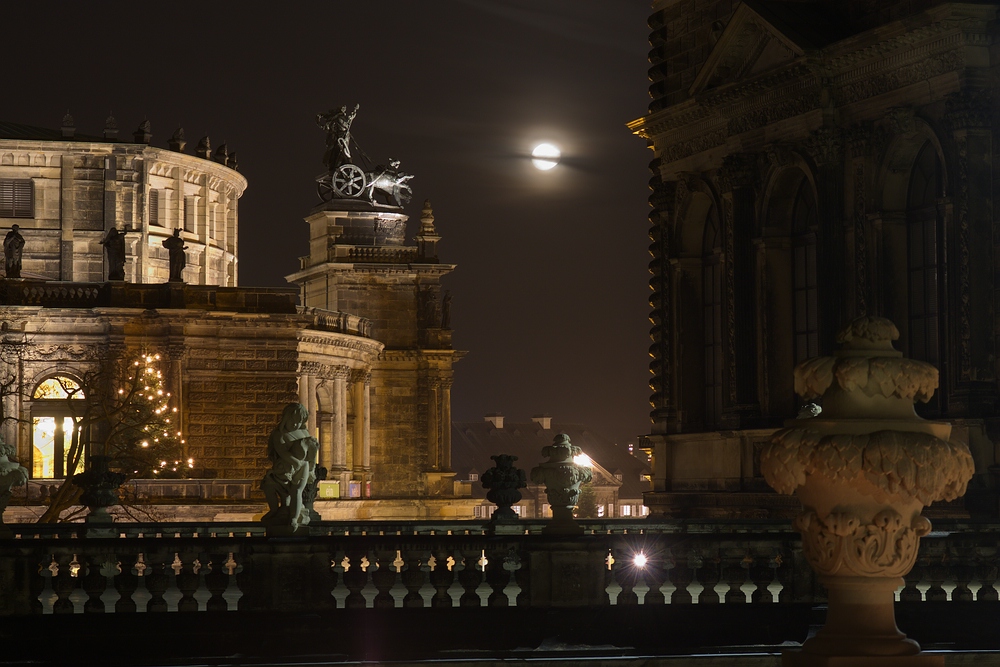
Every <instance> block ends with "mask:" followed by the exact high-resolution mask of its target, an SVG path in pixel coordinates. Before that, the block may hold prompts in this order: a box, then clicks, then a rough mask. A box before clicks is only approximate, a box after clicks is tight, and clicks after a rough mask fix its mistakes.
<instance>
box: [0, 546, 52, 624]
mask: <svg viewBox="0 0 1000 667" xmlns="http://www.w3.org/2000/svg"><path fill="white" fill-rule="evenodd" d="M29 558H30V556H29ZM51 562H52V561H51V560H49V561H48V562H46V563H38V564H37V566H36V567H34V568H29V570H28V596H29V597H28V608H29V609H30V613H32V614H41V613H44V611H45V607H44V605H43V604H42V601H41V600H40V599H39V598H40V597H41V595H42V591H44V590H45V580H46V579H47V578H48V577H46V575H45V573H46V572H49V570H47V569H46V568H47V567H48V565H49V563H51ZM51 574H52V573H51V572H49V575H51ZM0 604H4V601H3V600H0Z"/></svg>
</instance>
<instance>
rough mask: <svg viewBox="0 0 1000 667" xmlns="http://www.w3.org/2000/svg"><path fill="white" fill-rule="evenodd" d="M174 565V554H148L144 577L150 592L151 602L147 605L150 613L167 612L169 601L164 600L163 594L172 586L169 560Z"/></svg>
mask: <svg viewBox="0 0 1000 667" xmlns="http://www.w3.org/2000/svg"><path fill="white" fill-rule="evenodd" d="M168 557H169V558H170V562H171V564H172V563H173V554H172V553H170V554H169V555H168V554H166V553H163V552H158V553H147V554H146V567H147V568H148V569H147V570H146V572H145V576H143V580H144V582H145V584H146V590H147V591H149V602H147V603H146V611H148V612H165V611H167V601H166V600H164V599H163V594H164V593H166V592H167V588H168V587H169V586H170V575H169V574H167V561H166V559H167V558H168Z"/></svg>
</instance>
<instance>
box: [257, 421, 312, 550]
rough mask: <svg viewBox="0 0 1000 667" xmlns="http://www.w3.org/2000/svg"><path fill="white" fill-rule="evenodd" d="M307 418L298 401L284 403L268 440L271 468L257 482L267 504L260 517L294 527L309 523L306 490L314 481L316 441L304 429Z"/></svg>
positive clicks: (265, 520) (270, 521)
mask: <svg viewBox="0 0 1000 667" xmlns="http://www.w3.org/2000/svg"><path fill="white" fill-rule="evenodd" d="M308 418H309V412H308V411H307V410H306V408H305V406H303V405H302V404H301V403H289V404H288V405H286V406H285V409H284V411H283V412H282V413H281V421H279V422H278V425H277V426H276V427H275V428H274V430H273V431H271V437H270V439H269V440H268V443H267V457H268V458H269V459H270V460H271V469H270V470H268V471H267V473H265V474H264V479H262V480H261V482H260V488H261V490H262V491H263V492H264V497H265V498H267V504H268V507H269V508H270V510H269V511H268V512H267V514H265V515H264V516H263V517H262V518H261V521H262V522H264V523H267V524H271V525H276V526H290V527H291V528H292V530H293V531H294V530H297V529H298V528H300V527H302V526H305V525H307V524H308V523H309V514H310V513H309V508H308V507H307V506H306V502H305V501H306V495H307V494H306V490H307V488H308V487H309V486H310V485H311V484H315V483H316V455H317V453H318V452H319V444H318V443H317V442H316V438H314V437H312V436H311V435H309V431H308V430H306V420H307V419H308Z"/></svg>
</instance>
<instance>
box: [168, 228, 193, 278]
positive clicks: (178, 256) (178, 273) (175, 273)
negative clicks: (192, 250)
mask: <svg viewBox="0 0 1000 667" xmlns="http://www.w3.org/2000/svg"><path fill="white" fill-rule="evenodd" d="M163 247H164V248H166V249H167V251H168V252H169V253H170V282H172V283H182V282H184V267H185V266H187V256H186V255H185V254H184V251H185V250H187V246H186V245H184V239H182V238H181V230H180V229H179V228H178V229H175V230H174V235H173V236H170V237H167V238H166V239H164V240H163Z"/></svg>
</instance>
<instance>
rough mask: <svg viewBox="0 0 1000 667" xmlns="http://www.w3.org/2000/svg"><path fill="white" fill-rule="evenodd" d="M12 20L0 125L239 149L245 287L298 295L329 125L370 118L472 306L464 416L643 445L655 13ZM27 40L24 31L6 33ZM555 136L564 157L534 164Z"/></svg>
mask: <svg viewBox="0 0 1000 667" xmlns="http://www.w3.org/2000/svg"><path fill="white" fill-rule="evenodd" d="M7 5H8V6H5V7H4V11H3V13H4V19H3V21H4V24H5V28H6V29H5V30H4V41H5V44H4V53H5V57H4V60H5V63H6V65H7V66H6V67H5V68H4V73H3V76H2V78H0V80H2V81H3V92H2V93H0V119H2V120H6V121H9V122H15V123H25V124H30V125H40V126H44V127H51V128H58V127H59V125H60V120H61V118H62V115H63V113H64V112H65V111H66V110H67V109H69V110H70V112H71V113H72V114H73V116H74V118H75V120H76V125H77V131H78V132H80V133H82V134H95V135H99V134H100V133H101V131H102V129H103V127H104V119H105V118H106V117H107V115H108V112H109V111H111V112H113V114H114V116H115V117H116V118H117V120H118V123H119V126H120V128H121V133H120V136H121V137H122V138H126V139H130V137H131V133H132V131H133V130H134V129H135V127H136V126H137V125H138V123H139V122H140V121H141V120H143V118H149V120H150V121H151V123H152V130H153V142H152V143H153V145H155V146H161V147H165V146H166V142H167V139H168V138H169V137H170V135H171V134H172V133H173V131H174V129H175V128H176V127H178V126H183V127H184V129H185V132H186V135H187V140H188V152H193V149H194V146H195V144H196V143H197V141H198V139H199V138H200V137H202V136H203V135H204V134H206V133H207V134H208V135H209V136H210V137H211V139H212V146H213V149H214V148H215V147H217V146H218V144H220V143H222V142H226V143H227V144H228V147H229V150H230V151H234V150H235V151H236V152H237V153H238V157H239V164H240V171H241V172H242V173H243V174H244V175H245V176H246V177H247V179H248V180H249V182H250V185H249V188H248V189H247V191H246V193H245V194H244V196H243V198H242V199H241V200H240V241H239V242H240V246H239V251H240V264H239V267H240V284H242V285H266V286H287V283H286V282H285V280H284V276H285V275H287V274H289V273H291V272H293V271H294V270H296V269H297V267H298V262H297V257H298V256H299V255H304V254H306V253H307V250H308V249H307V230H306V225H305V223H304V222H302V217H303V216H304V215H305V214H306V212H307V211H308V210H309V209H310V208H311V207H312V206H314V205H315V204H317V203H318V199H317V197H316V194H315V184H314V178H315V176H317V175H318V174H319V173H321V172H322V171H323V170H324V167H323V164H322V156H323V149H324V134H323V132H322V131H321V130H320V129H319V128H318V127H316V125H315V120H314V119H315V115H316V114H317V113H318V112H321V111H324V110H326V109H329V108H330V107H333V106H340V105H341V104H350V105H353V104H355V103H358V104H360V105H361V109H360V111H359V113H358V116H357V118H356V120H355V122H354V126H353V130H354V136H355V139H356V140H357V141H358V144H359V145H360V146H361V148H362V149H363V150H364V152H365V153H367V154H368V155H369V156H371V157H372V158H373V159H374V160H375V161H376V162H382V163H384V162H385V161H386V159H387V158H388V157H389V156H392V157H396V158H398V159H400V160H401V161H402V165H401V167H402V169H403V170H404V171H406V172H408V173H412V174H415V175H416V177H415V178H414V180H413V181H412V183H411V184H412V186H413V190H414V199H413V201H412V202H411V203H410V205H409V206H408V207H407V209H406V211H407V213H409V214H410V215H411V221H410V222H411V225H410V235H411V238H412V233H413V229H414V227H415V223H416V222H417V219H418V218H419V215H420V209H421V205H422V202H423V200H424V199H430V200H431V202H432V204H433V207H434V215H435V218H436V225H437V228H438V232H439V233H440V234H441V235H442V236H443V241H442V242H441V244H440V246H439V248H440V252H439V255H440V257H441V259H442V261H445V262H451V263H455V264H457V265H458V269H457V270H456V271H455V272H454V273H453V274H451V276H449V277H448V278H446V279H445V288H447V289H450V290H451V292H452V295H453V297H454V301H453V308H452V326H453V328H454V341H455V345H456V347H457V348H459V349H464V350H468V351H469V354H468V356H467V357H466V358H465V359H464V360H463V361H461V362H460V363H459V364H458V365H457V366H456V379H455V386H454V390H453V413H454V418H455V419H456V420H457V421H466V420H470V421H471V420H481V419H482V417H483V415H484V414H486V413H488V412H501V413H502V414H504V415H505V416H506V417H507V419H508V420H512V421H526V420H527V419H528V418H529V417H530V416H531V415H532V414H535V413H540V412H547V413H549V414H551V415H552V416H553V418H554V420H555V421H556V422H558V421H565V422H576V423H583V424H587V425H589V426H591V427H592V428H593V429H595V430H596V431H597V432H599V433H603V434H605V435H607V436H608V437H610V438H612V439H613V440H615V441H618V442H621V443H625V442H634V438H635V435H637V434H641V433H645V432H647V431H648V426H647V425H648V418H647V414H648V411H649V407H648V402H647V399H648V395H649V389H648V387H647V379H648V371H647V364H648V356H647V348H648V346H649V338H648V330H649V323H648V319H647V315H648V311H649V306H648V303H647V299H648V292H649V289H648V287H647V281H648V274H647V270H646V266H647V263H648V261H649V256H648V253H647V250H646V248H647V245H648V243H649V241H648V239H647V236H646V234H647V228H648V223H647V221H646V214H647V211H648V206H647V203H646V197H647V195H648V190H647V187H646V182H647V180H648V177H649V174H648V171H647V166H646V165H647V163H648V161H649V159H651V157H652V154H651V153H649V151H648V150H647V149H646V148H645V146H644V142H643V141H642V140H641V139H639V138H637V137H634V136H632V135H631V134H630V133H629V132H628V130H627V128H626V127H625V123H626V122H628V121H630V120H632V119H634V118H637V117H639V116H641V115H642V114H643V112H644V109H645V105H646V103H647V100H648V98H647V96H646V86H647V80H646V68H647V62H646V52H647V50H648V46H647V41H646V39H647V35H648V29H647V28H646V24H645V22H646V18H647V16H648V14H649V13H650V10H649V2H648V0H420V1H419V2H417V1H416V0H411V1H407V2H404V1H403V0H383V1H381V2H377V1H374V0H357V1H356V2H344V1H342V0H328V1H327V2H321V3H320V2H308V3H307V2H282V3H267V4H265V3H237V2H230V3H222V2H199V3H185V2H173V3H170V4H169V5H166V4H161V3H136V2H129V3H62V2H35V3H27V2H16V3H15V2H11V3H7ZM11 28H14V29H13V30H11ZM542 141H549V142H552V143H555V144H557V145H558V146H559V147H560V148H562V150H563V152H564V155H566V156H567V159H566V161H565V163H564V164H563V165H561V166H560V167H558V168H556V169H554V170H552V171H550V172H540V171H537V170H535V169H534V168H533V167H532V166H531V164H530V161H529V160H527V159H525V157H524V156H525V155H527V154H528V153H530V151H531V149H532V147H533V146H534V145H535V144H537V143H540V142H542Z"/></svg>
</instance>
